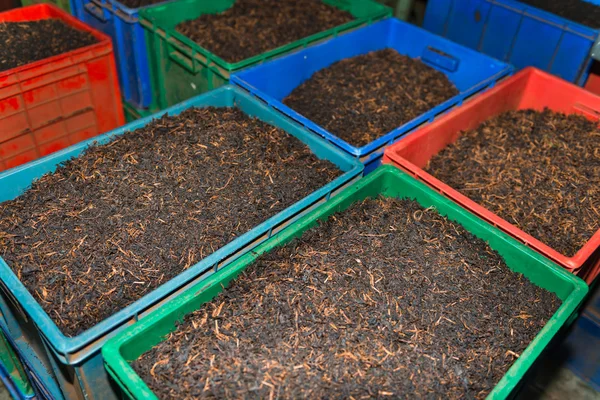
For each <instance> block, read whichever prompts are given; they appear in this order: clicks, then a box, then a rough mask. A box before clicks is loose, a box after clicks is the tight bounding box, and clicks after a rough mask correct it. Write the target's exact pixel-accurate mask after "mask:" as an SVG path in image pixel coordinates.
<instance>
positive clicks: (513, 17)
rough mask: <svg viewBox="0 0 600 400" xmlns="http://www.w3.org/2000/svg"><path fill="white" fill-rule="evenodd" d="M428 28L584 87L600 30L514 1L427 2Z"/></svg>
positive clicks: (459, 0)
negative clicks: (591, 55) (591, 53)
mask: <svg viewBox="0 0 600 400" xmlns="http://www.w3.org/2000/svg"><path fill="white" fill-rule="evenodd" d="M423 27H424V28H425V29H427V30H429V31H431V32H433V33H435V34H438V35H440V36H444V37H447V38H448V39H451V40H453V41H455V42H457V43H460V44H463V45H465V46H468V47H470V48H472V49H475V50H478V51H480V52H482V53H485V54H489V55H490V56H492V57H495V58H497V59H499V60H504V61H506V62H508V63H510V64H512V65H514V66H515V67H516V68H517V69H521V68H525V67H528V66H533V67H537V68H540V69H543V70H545V71H548V72H550V73H551V74H553V75H557V76H560V77H561V78H563V79H565V80H568V81H570V82H574V83H576V84H578V85H580V86H583V85H584V84H585V82H586V80H587V77H588V73H589V69H590V67H591V65H592V59H591V57H590V51H591V50H592V46H593V45H594V43H595V42H596V40H597V38H598V34H599V33H600V30H598V29H592V28H588V27H586V26H584V25H581V24H577V23H575V22H571V21H569V20H567V19H565V18H562V17H559V16H557V15H554V14H552V13H549V12H547V11H543V10H540V9H539V8H536V7H532V6H530V5H526V4H523V3H520V2H518V1H513V0H468V1H465V0H428V2H427V11H426V13H425V20H424V22H423Z"/></svg>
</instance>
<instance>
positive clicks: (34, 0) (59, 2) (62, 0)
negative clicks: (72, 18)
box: [21, 0, 73, 14]
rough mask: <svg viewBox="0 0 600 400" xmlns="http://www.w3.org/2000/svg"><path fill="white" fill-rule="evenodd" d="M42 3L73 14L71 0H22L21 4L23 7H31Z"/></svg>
mask: <svg viewBox="0 0 600 400" xmlns="http://www.w3.org/2000/svg"><path fill="white" fill-rule="evenodd" d="M41 3H50V4H54V5H55V6H57V7H60V8H62V9H63V10H65V11H66V12H68V13H69V14H73V13H72V12H71V2H70V0H21V4H22V5H23V7H27V6H31V5H33V4H41Z"/></svg>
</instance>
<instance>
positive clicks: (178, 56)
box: [167, 38, 200, 75]
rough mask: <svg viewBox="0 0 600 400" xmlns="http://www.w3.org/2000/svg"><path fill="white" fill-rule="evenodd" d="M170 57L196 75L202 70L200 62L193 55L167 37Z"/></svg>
mask: <svg viewBox="0 0 600 400" xmlns="http://www.w3.org/2000/svg"><path fill="white" fill-rule="evenodd" d="M167 46H168V52H169V58H170V59H171V60H173V61H175V62H176V63H177V64H179V65H180V66H182V67H183V68H184V69H185V70H187V71H188V72H191V73H192V74H194V75H196V74H197V73H198V72H200V68H199V65H198V62H197V61H196V60H194V58H193V57H190V56H188V55H187V54H185V53H184V52H182V51H181V50H179V49H178V48H177V47H178V46H175V45H174V44H173V39H172V38H170V39H167Z"/></svg>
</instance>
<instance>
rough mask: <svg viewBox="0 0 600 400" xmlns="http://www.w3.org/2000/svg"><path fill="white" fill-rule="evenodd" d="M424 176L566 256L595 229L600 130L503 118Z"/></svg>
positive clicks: (573, 121) (539, 115)
mask: <svg viewBox="0 0 600 400" xmlns="http://www.w3.org/2000/svg"><path fill="white" fill-rule="evenodd" d="M426 170H427V171H428V172H429V173H430V174H432V175H433V176H435V177H436V178H438V179H440V180H441V181H442V182H444V183H446V184H448V185H450V186H451V187H452V188H454V189H456V190H458V191H459V192H461V193H462V194H464V195H466V196H467V197H469V198H470V199H472V200H474V201H475V202H477V203H478V204H481V205H482V206H484V207H485V208H487V209H489V210H490V211H492V212H494V213H496V214H498V215H499V216H500V217H502V218H503V219H505V220H506V221H508V222H510V223H511V224H513V225H515V226H517V227H518V228H520V229H522V230H523V231H525V232H526V233H528V234H530V235H531V236H533V237H534V238H536V239H538V240H540V241H541V242H543V243H545V244H547V245H549V246H550V247H552V248H553V249H556V250H557V251H559V252H560V253H562V254H564V255H566V256H573V255H575V253H577V251H578V250H579V249H581V248H582V247H583V246H584V245H585V243H586V242H587V241H588V240H589V239H590V238H591V237H592V235H593V234H594V233H596V231H597V230H598V229H600V129H598V127H597V124H596V123H595V122H591V121H589V120H588V119H586V118H585V117H583V116H581V115H575V114H572V115H565V114H561V113H556V112H553V111H551V110H548V109H546V110H544V111H543V112H538V111H534V110H520V111H509V112H506V113H503V114H501V115H499V116H497V117H494V118H491V119H489V120H487V121H485V122H484V123H483V124H481V125H480V126H479V127H478V128H477V129H474V130H472V131H469V132H465V133H464V134H463V135H462V136H461V137H460V138H459V139H458V141H457V142H456V143H454V144H452V145H450V146H448V147H446V148H445V149H444V150H442V151H441V152H440V153H439V154H437V155H436V156H435V157H433V158H432V159H431V161H430V163H429V165H428V166H427V167H426Z"/></svg>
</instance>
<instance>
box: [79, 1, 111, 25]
mask: <svg viewBox="0 0 600 400" xmlns="http://www.w3.org/2000/svg"><path fill="white" fill-rule="evenodd" d="M84 8H85V11H87V12H88V13H89V14H91V15H92V16H93V17H94V18H96V19H97V20H98V21H100V22H106V21H107V20H108V18H106V15H104V11H103V10H102V7H100V6H98V5H96V4H94V3H87V4H86V5H85V6H84Z"/></svg>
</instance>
